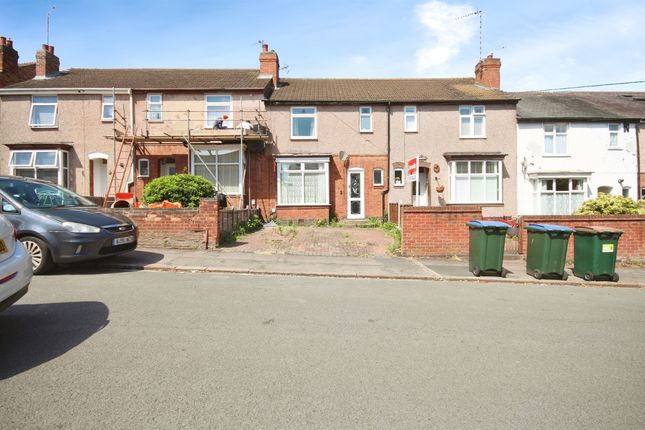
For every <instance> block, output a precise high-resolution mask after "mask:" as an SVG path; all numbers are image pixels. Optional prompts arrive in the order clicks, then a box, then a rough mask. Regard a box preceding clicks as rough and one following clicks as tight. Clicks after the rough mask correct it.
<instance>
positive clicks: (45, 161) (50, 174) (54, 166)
mask: <svg viewBox="0 0 645 430" xmlns="http://www.w3.org/2000/svg"><path fill="white" fill-rule="evenodd" d="M68 163H69V155H68V153H67V151H63V150H59V149H52V150H30V151H26V150H19V151H11V153H10V155H9V168H10V170H11V174H12V175H14V176H22V177H25V178H35V179H42V180H45V181H49V182H53V183H54V184H57V185H62V186H63V187H67V186H68V182H69V178H68V175H69V174H68V172H69V164H68Z"/></svg>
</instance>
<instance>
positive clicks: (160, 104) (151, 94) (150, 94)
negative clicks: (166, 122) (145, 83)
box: [146, 93, 163, 122]
mask: <svg viewBox="0 0 645 430" xmlns="http://www.w3.org/2000/svg"><path fill="white" fill-rule="evenodd" d="M155 96H159V101H158V102H152V101H150V98H151V97H155ZM153 105H154V106H157V105H159V107H160V109H159V111H158V112H157V111H151V110H150V107H151V106H153ZM146 110H147V111H148V112H147V115H146V119H147V120H148V122H163V94H162V93H148V94H146ZM151 113H159V118H158V119H152V118H151V117H150V114H151Z"/></svg>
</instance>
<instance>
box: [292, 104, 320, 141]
mask: <svg viewBox="0 0 645 430" xmlns="http://www.w3.org/2000/svg"><path fill="white" fill-rule="evenodd" d="M316 122H317V121H316V107H315V106H303V107H300V106H299V107H292V108H291V138H292V139H315V138H316V137H317V124H316Z"/></svg>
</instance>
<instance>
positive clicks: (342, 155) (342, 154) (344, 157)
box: [338, 151, 349, 161]
mask: <svg viewBox="0 0 645 430" xmlns="http://www.w3.org/2000/svg"><path fill="white" fill-rule="evenodd" d="M338 156H339V157H340V161H347V159H348V158H349V155H348V154H347V152H345V151H340V153H339V154H338Z"/></svg>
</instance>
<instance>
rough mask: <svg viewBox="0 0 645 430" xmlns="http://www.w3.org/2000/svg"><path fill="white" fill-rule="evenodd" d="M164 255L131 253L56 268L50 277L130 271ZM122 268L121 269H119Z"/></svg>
mask: <svg viewBox="0 0 645 430" xmlns="http://www.w3.org/2000/svg"><path fill="white" fill-rule="evenodd" d="M163 258H164V255H163V254H160V253H158V252H150V251H137V250H135V251H132V252H128V253H126V254H121V255H115V256H112V257H106V258H102V259H100V260H94V261H86V262H82V263H75V264H73V265H72V264H66V265H62V266H58V267H57V268H56V269H55V270H53V271H52V272H51V274H52V275H74V274H95V273H108V272H123V271H132V270H136V268H143V267H145V266H147V265H149V264H155V263H158V262H160V261H161V260H163ZM119 266H123V267H119Z"/></svg>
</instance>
